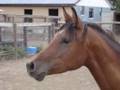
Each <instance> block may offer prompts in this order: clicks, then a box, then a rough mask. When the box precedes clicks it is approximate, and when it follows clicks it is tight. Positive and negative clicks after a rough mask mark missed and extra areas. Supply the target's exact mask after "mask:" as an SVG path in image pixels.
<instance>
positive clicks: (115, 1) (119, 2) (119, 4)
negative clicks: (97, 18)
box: [110, 0, 120, 11]
mask: <svg viewBox="0 0 120 90" xmlns="http://www.w3.org/2000/svg"><path fill="white" fill-rule="evenodd" d="M110 2H111V3H112V5H113V7H114V9H115V10H117V11H120V0H110Z"/></svg>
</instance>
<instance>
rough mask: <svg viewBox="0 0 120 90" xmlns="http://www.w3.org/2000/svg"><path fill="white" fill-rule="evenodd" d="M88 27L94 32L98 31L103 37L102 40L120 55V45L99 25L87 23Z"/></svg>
mask: <svg viewBox="0 0 120 90" xmlns="http://www.w3.org/2000/svg"><path fill="white" fill-rule="evenodd" d="M87 25H88V27H90V28H93V30H96V31H97V32H98V33H100V34H101V35H102V38H103V39H105V40H106V42H107V43H108V44H109V45H110V46H111V47H112V48H114V49H115V50H117V51H118V52H119V53H120V44H119V43H118V42H116V41H115V40H114V39H113V38H112V37H111V36H110V35H109V34H107V33H106V32H105V30H103V29H102V28H101V27H100V26H99V25H97V24H95V23H87Z"/></svg>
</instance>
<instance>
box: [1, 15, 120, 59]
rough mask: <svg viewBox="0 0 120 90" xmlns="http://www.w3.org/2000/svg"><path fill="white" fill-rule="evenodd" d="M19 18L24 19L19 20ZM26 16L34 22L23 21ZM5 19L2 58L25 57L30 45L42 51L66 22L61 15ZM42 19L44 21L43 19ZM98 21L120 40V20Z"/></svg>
mask: <svg viewBox="0 0 120 90" xmlns="http://www.w3.org/2000/svg"><path fill="white" fill-rule="evenodd" d="M18 18H20V19H21V20H22V21H19V20H20V19H18ZM25 18H32V19H33V20H34V22H33V21H32V22H23V20H24V19H25ZM37 18H39V22H37V21H35V19H36V20H37ZM4 19H5V16H4ZM4 19H3V18H2V19H1V21H0V60H2V59H7V60H8V59H18V58H22V57H25V56H26V55H27V53H26V48H28V47H37V50H38V51H40V50H41V49H42V48H44V47H45V46H47V45H48V43H49V42H50V40H51V39H52V38H53V36H54V34H55V32H56V31H57V29H58V28H59V27H60V26H61V25H62V24H64V22H61V20H60V18H59V17H46V18H45V17H38V16H34V17H33V16H19V17H16V16H15V17H13V16H11V17H10V16H9V18H8V17H7V19H5V20H4ZM42 19H43V21H41V20H42ZM28 21H29V20H28ZM96 23H97V24H99V25H101V27H103V28H104V30H105V31H106V32H107V33H108V34H109V35H110V36H111V37H113V38H114V39H115V40H117V41H118V42H120V38H119V36H120V30H119V29H120V22H96ZM38 51H37V52H38Z"/></svg>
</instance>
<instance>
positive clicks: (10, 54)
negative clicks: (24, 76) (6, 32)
mask: <svg viewBox="0 0 120 90" xmlns="http://www.w3.org/2000/svg"><path fill="white" fill-rule="evenodd" d="M0 52H4V55H2V56H1V58H4V59H7V60H8V59H15V58H16V57H17V58H23V57H25V55H26V54H25V50H24V49H23V48H17V49H15V48H14V47H13V46H8V45H4V46H1V47H0Z"/></svg>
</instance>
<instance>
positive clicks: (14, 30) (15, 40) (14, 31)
mask: <svg viewBox="0 0 120 90" xmlns="http://www.w3.org/2000/svg"><path fill="white" fill-rule="evenodd" d="M13 34H14V35H13V37H14V47H15V58H16V59H17V35H16V34H17V24H16V23H14V22H13Z"/></svg>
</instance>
